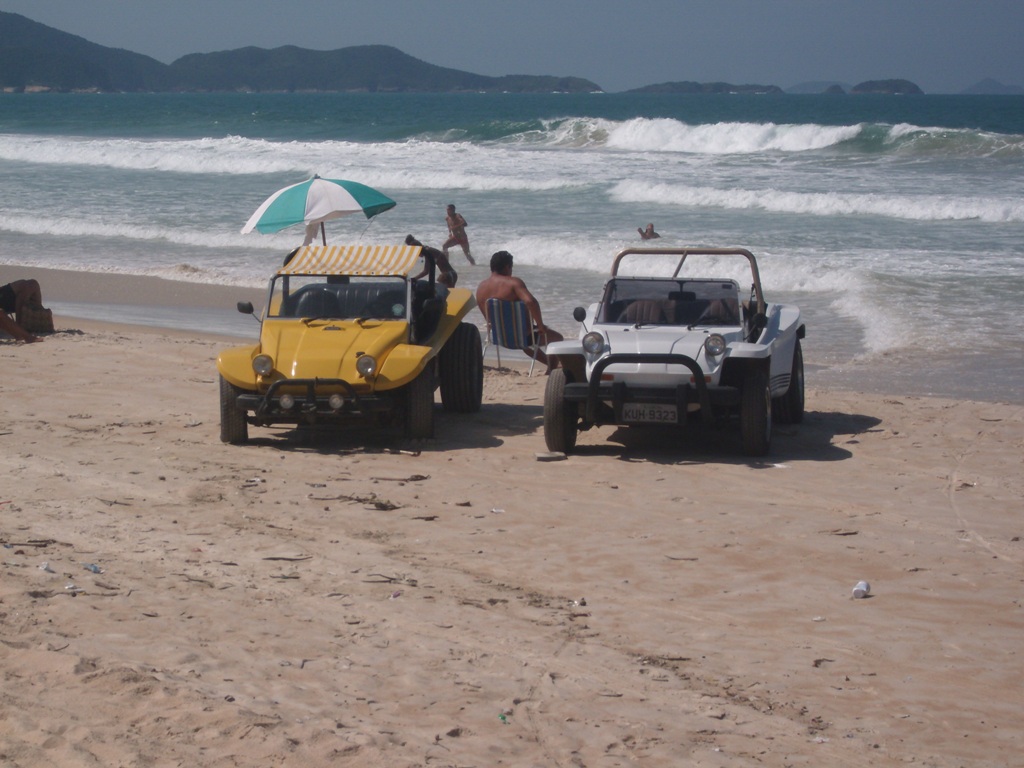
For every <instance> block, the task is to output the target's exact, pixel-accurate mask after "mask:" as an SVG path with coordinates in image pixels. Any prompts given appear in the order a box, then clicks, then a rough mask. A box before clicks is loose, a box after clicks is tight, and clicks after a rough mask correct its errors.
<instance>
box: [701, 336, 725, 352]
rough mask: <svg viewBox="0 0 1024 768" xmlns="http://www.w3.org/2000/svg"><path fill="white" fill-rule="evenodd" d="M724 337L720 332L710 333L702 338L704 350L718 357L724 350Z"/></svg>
mask: <svg viewBox="0 0 1024 768" xmlns="http://www.w3.org/2000/svg"><path fill="white" fill-rule="evenodd" d="M725 347H726V344H725V337H724V336H723V335H722V334H720V333H712V334H711V335H710V336H708V337H707V338H706V339H704V351H705V352H706V353H707V354H708V355H710V356H711V357H718V356H719V355H720V354H722V353H723V352H725Z"/></svg>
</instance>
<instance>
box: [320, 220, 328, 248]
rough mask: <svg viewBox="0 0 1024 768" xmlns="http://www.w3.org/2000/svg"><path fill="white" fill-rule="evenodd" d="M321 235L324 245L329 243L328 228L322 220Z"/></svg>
mask: <svg viewBox="0 0 1024 768" xmlns="http://www.w3.org/2000/svg"><path fill="white" fill-rule="evenodd" d="M320 237H321V238H322V239H323V241H324V245H327V228H326V227H325V226H324V223H323V222H322V221H321V222H320Z"/></svg>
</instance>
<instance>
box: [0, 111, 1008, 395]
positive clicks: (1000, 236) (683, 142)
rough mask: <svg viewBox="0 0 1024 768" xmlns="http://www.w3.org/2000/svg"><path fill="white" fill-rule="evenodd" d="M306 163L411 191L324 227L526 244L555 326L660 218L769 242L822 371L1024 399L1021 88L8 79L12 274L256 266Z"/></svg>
mask: <svg viewBox="0 0 1024 768" xmlns="http://www.w3.org/2000/svg"><path fill="white" fill-rule="evenodd" d="M313 173H319V174H320V175H321V176H325V177H340V178H348V179H353V180H355V181H360V182H362V183H365V184H369V185H371V186H374V187H376V188H378V189H380V190H381V191H382V192H384V193H385V194H387V195H389V196H390V197H392V198H394V199H395V200H396V201H398V206H397V207H396V208H395V209H394V210H392V211H389V212H387V213H385V214H383V215H381V216H379V217H378V218H377V219H375V220H373V221H372V222H369V223H368V222H366V221H365V220H363V219H356V218H349V219H342V220H338V221H335V222H331V223H329V224H328V240H329V242H335V243H341V242H398V241H400V240H401V239H402V238H404V236H405V235H406V234H407V233H412V234H415V235H416V236H417V237H419V238H420V239H421V240H423V241H424V242H426V243H429V244H433V245H439V244H440V243H441V242H442V241H443V239H444V237H445V231H444V206H445V204H447V203H448V202H453V203H455V204H456V205H457V206H458V208H459V210H460V211H461V212H462V213H463V214H464V215H465V216H466V218H467V219H468V220H469V223H470V227H469V235H470V239H471V242H472V245H473V249H474V253H475V255H476V256H477V257H478V260H479V261H481V262H482V263H485V262H486V259H487V257H488V256H489V255H490V253H491V252H493V251H495V250H499V249H506V250H509V251H511V252H512V253H513V254H514V255H515V258H516V272H517V273H518V274H520V275H522V276H523V277H524V278H525V279H526V280H527V282H528V283H529V285H530V286H531V288H533V290H534V292H535V293H537V295H538V296H539V297H540V299H541V301H542V304H543V306H544V307H545V316H546V318H547V319H548V321H549V322H550V323H551V324H552V325H554V326H555V327H558V328H560V329H561V330H563V331H564V332H568V333H575V330H576V324H575V323H574V321H573V320H572V318H571V310H572V307H573V306H575V305H578V304H586V303H590V302H591V301H593V300H594V298H595V297H596V294H597V292H598V291H599V289H600V286H601V284H602V283H603V280H604V277H605V275H606V274H607V270H608V268H609V266H610V264H611V260H612V257H613V256H614V254H615V253H616V252H617V251H618V250H619V249H621V248H623V247H626V246H629V245H638V244H639V242H640V241H639V237H638V236H637V234H636V228H637V227H638V226H641V225H644V224H646V223H647V222H653V223H654V224H655V227H656V228H657V229H658V231H660V232H661V233H662V235H663V239H662V240H661V241H660V243H659V244H662V245H676V244H678V245H712V246H728V245H736V246H743V247H747V248H749V249H750V250H752V251H753V252H754V253H755V254H756V255H757V256H758V257H759V262H760V264H761V271H762V278H763V282H764V285H765V290H766V292H767V293H768V294H769V296H770V297H772V298H775V299H779V300H784V301H791V302H794V303H797V304H798V305H799V306H800V307H801V309H802V310H803V312H804V315H805V320H806V322H807V325H808V338H807V342H806V357H807V361H808V365H809V374H808V378H809V382H810V384H811V385H812V386H813V385H815V384H819V385H834V386H844V385H848V386H851V387H864V386H867V387H871V388H873V389H877V390H882V391H887V392H893V393H933V394H944V395H954V396H973V397H983V398H987V399H1005V400H1013V401H1015V402H1021V401H1024V396H1022V387H1021V384H1020V381H1021V376H1022V374H1024V332H1022V331H1021V330H1020V322H1019V320H1018V319H1017V315H1018V312H1017V304H1019V303H1020V301H1021V299H1022V297H1024V269H1022V267H1024V97H1019V96H923V97H889V96H803V95H801V96H797V95H784V96H741V95H735V96H685V97H672V96H665V95H629V94H586V95H564V94H550V95H532V96H521V95H511V94H507V95H484V94H464V95H408V94H227V95H214V94H209V95H195V94H188V95H185V94H181V95H172V94H159V95H158V94H149V95H145V94H131V95H127V94H126V95H85V94H81V95H77V94H76V95H67V94H65V95H56V94H20V95H13V94H12V95H3V96H0V178H2V179H3V183H2V188H3V196H4V201H3V205H2V207H0V280H2V281H4V282H6V280H4V279H3V278H7V279H14V278H15V277H18V276H20V275H14V274H10V270H9V269H7V268H5V267H4V266H3V265H4V264H23V265H28V266H32V265H35V266H40V267H54V268H63V269H72V270H83V271H97V272H112V271H113V272H127V273H136V274H152V275H161V276H165V277H172V278H175V279H178V280H185V281H193V282H215V283H228V284H236V285H245V286H257V285H262V284H263V283H264V282H265V280H266V278H267V276H268V273H269V271H270V270H271V269H272V268H273V267H274V266H275V265H276V264H277V263H279V260H280V257H281V255H282V254H283V253H285V252H286V251H287V250H289V249H290V248H291V247H294V246H295V245H297V244H298V243H299V242H300V241H301V238H302V232H301V228H295V229H294V230H285V231H284V232H282V233H279V234H276V235H266V236H261V235H257V234H250V235H241V234H240V233H239V230H240V228H241V226H242V225H243V224H244V223H245V221H246V219H247V218H248V217H249V215H250V214H251V213H252V211H253V210H254V209H255V208H256V207H257V206H258V205H259V203H260V202H261V201H262V200H263V199H264V198H265V197H266V196H267V195H269V194H270V193H271V192H273V191H274V190H276V189H277V188H279V187H281V186H284V185H286V184H290V183H293V182H296V181H300V180H302V179H304V178H307V177H308V176H310V175H312V174H313ZM454 263H455V265H456V267H457V268H458V269H459V272H460V276H461V283H465V284H467V285H469V286H471V287H472V286H474V285H475V284H476V283H477V282H478V281H479V280H480V279H482V278H483V277H484V276H485V271H486V270H485V268H484V267H479V268H469V267H468V266H467V265H465V262H464V261H463V260H462V258H461V255H460V254H459V253H458V252H456V255H455V258H454ZM58 309H59V308H58ZM232 309H233V308H225V313H226V315H229V314H230V312H231V310H232ZM68 310H70V311H75V312H79V313H83V314H84V313H87V312H90V313H96V314H99V315H101V316H102V315H103V314H104V313H105V312H109V313H110V314H112V315H116V313H117V312H118V309H117V308H107V307H88V306H87V302H84V303H83V305H82V306H79V305H78V304H77V303H76V306H75V307H69V308H68ZM114 319H118V318H117V317H115V318H114ZM171 322H173V319H172V320H171ZM207 322H208V323H212V324H217V323H218V322H220V321H219V320H218V319H217V318H209V319H207ZM224 322H225V323H228V321H227V320H225V321H224ZM161 324H166V321H161ZM182 324H183V326H185V325H187V319H186V318H184V317H183V318H182Z"/></svg>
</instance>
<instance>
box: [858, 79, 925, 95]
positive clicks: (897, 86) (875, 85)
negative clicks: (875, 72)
mask: <svg viewBox="0 0 1024 768" xmlns="http://www.w3.org/2000/svg"><path fill="white" fill-rule="evenodd" d="M850 93H884V94H892V95H896V94H900V95H904V94H906V95H914V96H919V95H921V94H923V93H924V91H922V90H921V89H920V88H918V87H917V85H915V84H914V83H912V82H910V81H909V80H866V81H865V82H863V83H858V84H857V85H855V86H853V88H851V89H850Z"/></svg>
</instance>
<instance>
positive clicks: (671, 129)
mask: <svg viewBox="0 0 1024 768" xmlns="http://www.w3.org/2000/svg"><path fill="white" fill-rule="evenodd" d="M860 131H861V127H860V126H857V125H853V126H825V125H776V124H775V123H713V124H704V125H687V124H685V123H681V122H679V121H678V120H671V119H666V118H661V119H648V118H635V119H633V120H627V121H625V122H623V123H620V124H618V125H616V126H614V127H612V128H610V129H609V130H608V142H607V143H608V146H609V147H611V148H613V149H622V150H630V151H642V152H688V153H694V154H702V155H727V154H753V153H758V152H768V151H778V152H805V151H808V150H815V149H823V148H825V147H830V146H833V145H835V144H839V143H841V142H843V141H848V140H849V139H852V138H855V137H856V136H857V135H858V134H859V133H860Z"/></svg>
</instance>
